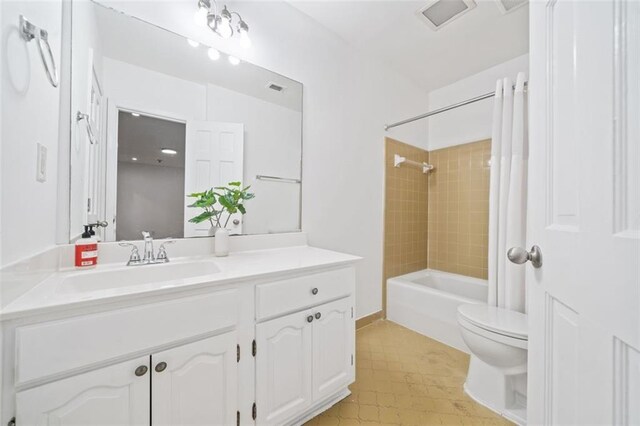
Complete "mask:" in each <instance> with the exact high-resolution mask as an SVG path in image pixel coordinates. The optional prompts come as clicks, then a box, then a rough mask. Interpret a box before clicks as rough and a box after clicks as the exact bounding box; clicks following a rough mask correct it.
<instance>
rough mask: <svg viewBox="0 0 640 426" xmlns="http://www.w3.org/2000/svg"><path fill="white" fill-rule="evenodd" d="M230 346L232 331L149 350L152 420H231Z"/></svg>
mask: <svg viewBox="0 0 640 426" xmlns="http://www.w3.org/2000/svg"><path fill="white" fill-rule="evenodd" d="M236 345H237V339H236V333H235V331H234V332H229V333H226V334H223V335H220V336H214V337H210V338H208V339H204V340H200V341H197V342H194V343H190V344H187V345H183V346H179V347H177V348H173V349H169V350H166V351H164V352H159V353H157V354H154V355H153V356H152V357H151V358H152V366H153V371H152V374H153V377H152V383H153V393H152V402H151V406H152V413H153V415H152V418H153V424H154V425H156V426H160V425H166V426H171V425H193V426H195V425H202V426H205V425H207V426H215V425H231V424H235V421H236V411H237V392H238V374H237V370H238V369H237V365H238V364H237V361H236Z"/></svg>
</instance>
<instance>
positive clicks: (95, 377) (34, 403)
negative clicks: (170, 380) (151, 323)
mask: <svg viewBox="0 0 640 426" xmlns="http://www.w3.org/2000/svg"><path fill="white" fill-rule="evenodd" d="M149 369H150V367H149V357H148V356H145V357H140V358H137V359H135V360H131V361H127V362H123V363H120V364H116V365H112V366H110V367H105V368H101V369H99V370H95V371H90V372H88V373H84V374H80V375H77V376H73V377H70V378H68V379H62V380H58V381H56V382H52V383H49V384H46V385H42V386H38V387H36V388H33V389H29V390H25V391H21V392H18V393H17V394H16V409H17V415H16V418H17V420H18V424H20V425H29V426H35V425H37V426H49V425H57V426H99V425H100V426H107V425H109V426H111V425H140V426H143V425H144V426H148V425H149V422H150V418H149V412H150V410H149V403H150V397H151V395H150V384H151V381H150V376H151V374H150V372H149Z"/></svg>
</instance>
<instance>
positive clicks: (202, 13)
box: [193, 7, 209, 26]
mask: <svg viewBox="0 0 640 426" xmlns="http://www.w3.org/2000/svg"><path fill="white" fill-rule="evenodd" d="M208 13H209V11H208V10H207V8H206V7H201V8H199V9H198V11H197V12H196V13H195V14H194V15H193V21H194V22H195V23H196V24H197V25H200V26H205V25H207V14H208Z"/></svg>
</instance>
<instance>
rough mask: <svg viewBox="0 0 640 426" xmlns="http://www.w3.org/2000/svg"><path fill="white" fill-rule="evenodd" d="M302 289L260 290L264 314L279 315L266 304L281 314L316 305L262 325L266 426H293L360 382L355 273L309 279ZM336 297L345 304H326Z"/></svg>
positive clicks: (260, 413) (260, 375) (260, 402)
mask: <svg viewBox="0 0 640 426" xmlns="http://www.w3.org/2000/svg"><path fill="white" fill-rule="evenodd" d="M296 284H297V285H295V284H294V283H293V282H292V281H290V280H287V281H280V282H276V283H270V284H267V285H265V286H264V287H261V286H258V289H257V294H258V297H257V304H258V313H260V312H263V313H264V312H268V313H269V314H274V313H275V311H274V310H273V309H267V308H266V307H264V306H261V304H262V303H263V302H264V300H265V299H266V300H269V299H273V300H277V301H278V303H277V305H276V306H279V307H280V308H281V310H291V309H295V308H296V307H300V306H302V307H306V306H307V305H309V304H311V305H315V306H312V307H310V308H306V309H302V310H299V311H297V312H294V313H292V314H287V315H284V316H281V317H277V318H274V319H270V320H266V321H264V322H262V323H259V324H257V325H256V342H257V353H256V405H257V410H256V411H257V413H256V414H257V423H258V424H260V425H263V424H264V425H280V424H287V423H289V422H290V421H292V420H295V419H296V418H297V416H299V415H300V413H303V412H304V411H305V409H307V408H310V407H314V406H317V405H318V404H321V403H322V402H323V401H325V400H327V399H330V398H331V397H332V396H334V395H335V394H336V393H338V392H340V391H341V390H344V389H345V388H346V387H347V385H349V384H350V383H352V382H353V381H354V379H355V368H354V356H355V320H354V315H353V301H354V298H353V296H352V294H353V271H352V270H349V269H341V270H335V271H327V272H323V273H319V274H316V275H309V276H307V277H302V278H301V279H300V280H298V282H297V283H296ZM289 288H291V290H292V291H291V292H287V291H286V290H287V289H289ZM272 294H274V295H280V296H281V297H280V298H276V297H275V296H274V297H272ZM335 297H340V298H339V299H338V300H334V301H330V302H326V300H327V299H331V298H335ZM314 302H315V303H314ZM261 307H262V308H263V309H262V310H260V308H261Z"/></svg>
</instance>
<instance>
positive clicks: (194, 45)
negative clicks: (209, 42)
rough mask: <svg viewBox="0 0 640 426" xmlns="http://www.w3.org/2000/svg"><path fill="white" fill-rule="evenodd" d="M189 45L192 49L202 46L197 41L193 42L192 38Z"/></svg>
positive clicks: (188, 40) (188, 41)
mask: <svg viewBox="0 0 640 426" xmlns="http://www.w3.org/2000/svg"><path fill="white" fill-rule="evenodd" d="M187 43H189V46H191V47H198V46H200V43H198V42H197V41H195V40H191V39H190V38H188V39H187Z"/></svg>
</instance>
